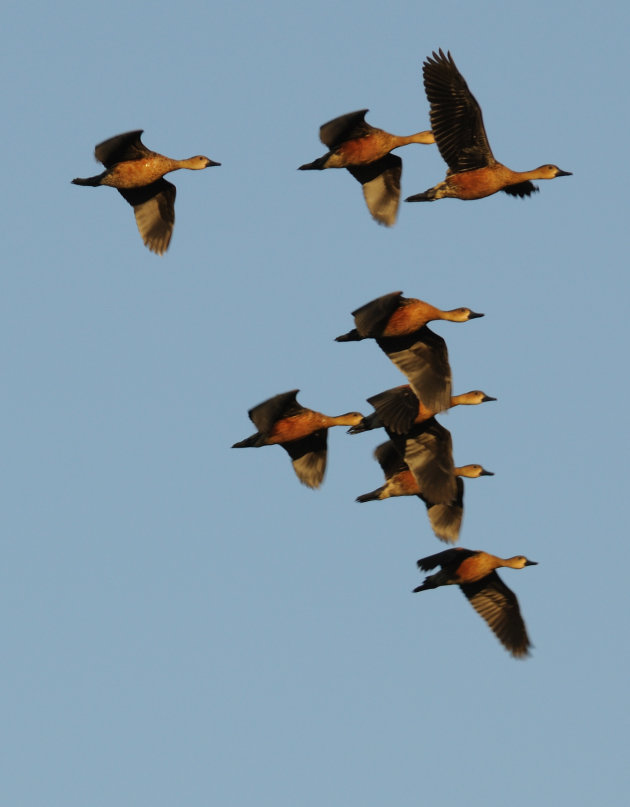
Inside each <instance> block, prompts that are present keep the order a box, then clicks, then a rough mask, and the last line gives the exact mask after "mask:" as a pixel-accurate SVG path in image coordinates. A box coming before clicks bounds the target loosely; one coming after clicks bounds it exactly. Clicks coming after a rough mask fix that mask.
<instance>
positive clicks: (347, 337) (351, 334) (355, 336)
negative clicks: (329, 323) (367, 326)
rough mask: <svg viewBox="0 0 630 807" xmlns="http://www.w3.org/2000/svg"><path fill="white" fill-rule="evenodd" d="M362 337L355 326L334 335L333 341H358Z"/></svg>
mask: <svg viewBox="0 0 630 807" xmlns="http://www.w3.org/2000/svg"><path fill="white" fill-rule="evenodd" d="M362 339H363V337H362V336H361V334H360V333H359V332H358V331H357V329H356V328H353V329H352V330H351V331H348V333H342V334H341V336H337V337H335V342H360V341H361V340H362Z"/></svg>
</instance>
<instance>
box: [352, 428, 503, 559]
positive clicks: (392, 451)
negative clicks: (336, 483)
mask: <svg viewBox="0 0 630 807" xmlns="http://www.w3.org/2000/svg"><path fill="white" fill-rule="evenodd" d="M374 456H375V458H376V460H377V461H378V463H379V465H380V466H381V468H382V469H383V473H384V474H385V484H384V485H383V486H382V487H380V488H377V489H376V490H373V491H371V492H370V493H364V494H363V495H362V496H358V497H357V501H358V502H371V501H381V500H383V499H389V498H392V497H394V496H418V497H419V498H420V499H422V501H423V502H424V504H425V506H426V508H427V515H428V516H429V522H430V524H431V529H432V530H433V532H434V533H435V535H436V536H437V537H438V538H439V539H440V540H441V541H446V542H447V543H454V542H455V541H457V539H458V538H459V532H460V529H461V526H462V519H463V517H464V482H463V480H462V478H461V477H467V478H469V479H477V478H478V477H480V476H494V474H493V473H492V471H486V469H485V468H483V467H482V466H481V465H461V466H459V467H457V468H453V473H454V475H455V477H456V479H455V482H456V495H455V497H454V498H453V499H451V500H448V501H440V502H435V501H432V499H431V498H430V497H428V496H426V495H425V494H424V493H423V491H422V490H421V489H420V486H419V485H418V481H417V479H416V478H415V476H414V475H413V474H412V473H411V471H410V470H409V466H408V465H407V463H406V462H405V460H404V459H403V458H402V457H401V455H400V453H399V451H398V449H397V448H396V446H395V444H394V443H393V442H392V441H391V440H388V441H387V442H386V443H382V444H381V445H380V446H378V447H377V448H376V450H375V451H374Z"/></svg>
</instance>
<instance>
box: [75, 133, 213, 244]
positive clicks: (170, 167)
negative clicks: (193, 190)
mask: <svg viewBox="0 0 630 807" xmlns="http://www.w3.org/2000/svg"><path fill="white" fill-rule="evenodd" d="M142 131H143V130H142V129H138V130H137V131H134V132H125V133H124V134H120V135H116V137H111V138H110V139H109V140H104V141H103V142H102V143H99V144H98V146H97V147H96V148H95V149H94V156H95V157H96V159H97V160H98V161H99V162H101V163H103V165H104V166H105V169H106V170H105V171H103V173H102V174H98V176H95V177H88V178H87V179H80V178H77V179H73V180H72V182H73V184H74V185H90V186H91V187H98V186H99V185H109V186H110V187H112V188H116V189H117V190H118V192H119V193H120V194H121V196H122V197H123V198H124V199H126V200H127V202H129V204H130V205H131V206H132V207H133V212H134V213H135V216H136V224H137V225H138V230H139V231H140V235H141V236H142V240H143V241H144V243H145V245H146V246H147V247H148V248H149V249H150V250H151V251H152V252H156V253H157V254H158V255H163V254H164V253H165V252H166V250H167V249H168V245H169V243H170V240H171V235H172V234H173V227H174V225H175V185H173V184H172V183H171V182H168V181H167V180H166V179H164V174H168V173H170V172H171V171H177V170H178V169H179V168H189V169H191V170H193V171H198V170H200V169H202V168H209V167H210V166H213V165H221V163H216V162H214V161H213V160H210V159H209V158H208V157H202V156H197V157H190V158H189V159H187V160H172V159H171V158H170V157H164V155H162V154H158V153H157V152H155V151H149V149H148V148H147V147H146V146H145V145H144V143H143V142H142V141H141V140H140V135H141V134H142Z"/></svg>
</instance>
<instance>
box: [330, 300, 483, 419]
mask: <svg viewBox="0 0 630 807" xmlns="http://www.w3.org/2000/svg"><path fill="white" fill-rule="evenodd" d="M352 315H353V317H354V323H355V325H356V328H353V329H352V330H351V331H348V333H345V334H342V335H341V336H338V337H337V338H336V340H335V341H337V342H356V341H359V340H361V339H369V338H373V339H376V342H377V344H378V346H379V347H380V348H381V350H382V351H383V352H384V353H386V354H387V356H389V358H390V359H391V361H393V362H394V364H395V365H396V366H397V367H398V369H399V370H400V371H401V372H402V373H404V374H405V375H406V376H407V378H408V379H409V383H410V385H411V387H412V389H413V391H414V393H415V394H416V395H417V396H418V398H419V399H420V400H421V401H422V402H423V404H424V405H425V406H426V407H427V408H429V409H431V410H433V411H435V412H442V411H443V410H444V409H448V407H449V405H450V400H451V368H450V365H449V362H448V351H447V349H446V342H445V341H444V340H443V339H442V337H441V336H438V335H437V334H436V333H434V332H433V331H432V330H431V329H430V328H427V327H426V323H427V322H431V321H432V320H438V319H443V320H448V321H450V322H467V321H468V320H470V319H475V318H477V317H483V314H477V313H475V312H474V311H471V310H470V309H469V308H455V309H453V310H451V311H442V310H441V309H439V308H436V307H435V306H432V305H430V304H429V303H425V302H424V301H422V300H417V299H414V298H412V297H409V298H406V297H403V296H402V292H400V291H395V292H392V293H391V294H385V295H384V296H383V297H378V298H377V299H376V300H372V301H371V302H369V303H366V304H365V305H363V306H361V308H357V310H356V311H353V312H352Z"/></svg>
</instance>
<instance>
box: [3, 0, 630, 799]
mask: <svg viewBox="0 0 630 807" xmlns="http://www.w3.org/2000/svg"><path fill="white" fill-rule="evenodd" d="M629 21H630V12H628V7H627V3H626V2H621V0H619V2H590V1H589V2H584V3H579V4H575V3H567V2H559V3H554V4H550V3H547V2H541V0H532V2H530V3H527V4H523V3H520V2H519V3H515V2H511V0H508V1H507V2H503V3H490V2H485V1H484V0H478V2H475V3H463V2H460V3H455V2H449V1H448V0H447V1H446V2H441V3H419V2H417V1H416V0H413V1H412V0H408V1H407V2H399V3H397V2H392V3H390V4H388V5H386V6H383V5H382V4H381V5H378V6H377V4H376V3H373V2H372V3H370V2H367V3H366V2H358V0H347V2H343V3H339V2H334V3H333V2H329V0H321V2H319V3H317V4H310V5H308V6H307V5H304V4H301V3H295V2H288V0H268V2H265V3H260V2H239V1H238V0H232V2H229V3H227V2H226V3H201V2H199V3H195V2H189V1H188V0H182V2H179V3H177V4H173V3H166V2H163V0H154V1H153V2H151V3H145V2H139V3H127V2H121V0H112V2H110V3H108V4H106V5H103V4H98V5H97V4H93V3H89V2H88V3H86V2H63V0H61V2H60V3H58V4H54V3H49V2H33V3H29V2H26V3H15V2H11V3H10V4H9V6H8V9H5V14H4V23H5V24H4V25H3V27H2V33H1V34H0V38H1V42H0V45H1V47H0V59H2V61H3V62H4V64H3V75H4V76H5V81H4V87H3V101H4V103H3V108H4V120H5V125H4V127H3V131H4V135H3V150H4V159H3V161H2V176H3V187H4V194H5V195H4V199H5V201H4V204H3V213H2V223H3V231H4V234H3V255H4V259H3V269H2V273H1V278H2V281H1V282H2V290H1V293H0V338H1V343H2V351H1V353H0V355H1V376H2V382H3V384H2V386H3V393H2V415H3V416H2V441H1V445H2V452H1V454H2V460H1V462H0V473H1V476H2V478H1V489H2V500H3V508H2V509H3V522H4V526H3V530H2V533H3V535H2V563H1V564H0V569H1V572H0V574H1V576H2V581H1V584H0V598H1V599H0V607H1V612H2V621H1V625H2V633H1V643H2V682H3V684H2V688H1V690H0V693H1V694H0V701H1V715H2V726H3V730H2V748H1V749H0V752H1V753H0V756H1V758H2V767H3V772H2V776H1V778H0V801H1V802H2V803H3V804H6V805H10V806H11V807H36V806H37V807H39V806H40V805H46V807H57V805H59V807H86V806H87V805H89V807H112V805H116V807H126V805H129V806H130V807H131V806H132V805H133V807H137V805H151V807H172V806H173V805H186V807H198V806H199V807H201V805H222V807H252V805H260V807H267V805H269V807H324V805H325V807H354V806H355V805H356V806H357V807H358V806H359V805H360V806H361V807H385V806H387V807H393V806H394V805H414V804H427V805H428V804H430V805H436V806H437V805H439V806H440V807H441V806H442V805H447V806H449V805H458V804H462V803H465V804H466V805H468V807H482V806H483V807H488V805H491V806H492V805H501V807H502V806H503V805H506V804H509V805H510V807H530V806H531V805H532V804H536V805H554V807H555V806H556V805H572V807H591V806H592V805H593V804H606V805H618V804H621V803H622V801H623V798H625V797H626V796H627V791H628V787H629V785H630V782H629V778H630V777H629V776H628V761H627V738H628V730H629V728H630V727H629V726H628V706H629V703H628V701H629V696H628V669H629V666H630V655H629V652H628V648H629V642H628V638H629V636H628V634H629V631H628V593H627V591H628V584H627V577H628V575H627V568H628V564H629V563H630V549H629V548H628V536H627V520H626V519H625V516H624V517H623V518H622V515H623V514H622V513H621V502H622V501H623V499H624V497H625V495H626V494H625V493H624V492H623V491H624V490H625V483H626V481H627V473H626V472H627V467H628V466H627V453H628V417H627V411H626V410H627V399H628V393H629V382H628V377H627V371H626V364H627V360H626V354H627V350H628V329H627V313H626V309H627V307H628V292H629V282H628V205H627V185H628V170H627V160H626V153H627V140H628V131H629V130H630V120H629V113H628V104H627V83H628V41H627V35H628V23H629ZM440 47H441V48H444V49H445V50H447V49H449V50H450V51H451V52H452V54H453V56H454V58H455V61H456V62H457V65H458V67H459V68H460V70H461V71H462V73H463V75H464V76H465V77H466V79H467V81H468V83H469V86H470V87H471V89H472V91H473V92H474V94H475V95H476V97H477V99H478V100H479V102H480V104H481V105H482V108H483V111H484V119H485V123H486V128H487V130H488V135H489V139H490V142H491V145H492V147H493V150H494V153H495V155H496V156H497V158H498V159H500V160H501V161H503V162H505V163H506V164H508V165H509V166H510V167H512V168H515V169H518V170H524V169H528V168H532V167H534V166H537V165H540V164H541V163H547V162H553V163H556V164H558V165H559V166H560V167H561V168H563V169H564V170H567V171H572V172H573V174H574V175H573V176H572V177H567V178H564V179H558V180H555V181H552V182H540V183H539V184H540V193H539V194H536V195H535V196H534V197H532V198H529V199H526V200H520V199H512V198H509V197H507V196H506V195H505V194H498V195H496V196H493V197H491V198H488V199H485V200H481V201H478V202H459V201H452V200H444V201H440V202H437V203H434V204H426V205H423V204H414V205H411V204H403V205H401V210H400V215H399V220H398V223H397V225H396V226H395V227H393V228H391V229H387V228H384V227H379V226H378V225H377V224H376V223H375V222H374V221H373V220H372V219H371V218H370V216H369V214H368V212H367V209H366V207H365V205H364V202H363V198H362V195H361V189H360V186H359V185H358V183H357V182H356V181H355V180H354V179H353V178H352V177H351V176H350V175H349V174H348V173H347V172H346V171H332V170H331V171H325V172H321V173H320V172H308V173H306V172H299V171H297V170H296V169H297V167H298V166H299V165H301V164H302V163H304V162H309V161H311V160H313V159H315V158H316V157H319V156H320V155H321V154H323V153H324V150H325V149H324V147H323V146H322V144H321V143H320V142H319V139H318V129H319V126H320V124H322V123H324V122H325V121H328V120H329V119H331V118H333V117H336V116H337V115H341V114H343V113H345V112H349V111H352V110H356V109H362V108H369V110H370V112H369V115H368V121H369V122H371V123H372V124H374V125H376V126H381V127H383V128H385V129H388V130H389V131H392V132H395V133H398V134H409V133H411V132H415V131H418V130H421V129H425V128H428V126H429V118H428V104H427V101H426V97H425V95H424V91H423V88H422V83H421V64H422V61H423V59H424V58H426V56H428V55H429V54H430V53H431V51H433V50H434V49H437V48H440ZM137 128H143V129H144V130H145V134H144V142H145V143H146V145H147V146H148V147H149V148H153V149H155V150H157V151H160V152H162V153H165V154H168V155H170V156H174V157H188V156H191V155H193V154H198V153H201V154H206V155H207V156H209V157H211V158H212V159H213V160H216V161H219V162H221V163H222V165H221V167H220V168H211V169H209V170H207V171H203V172H198V173H197V172H195V173H193V172H184V171H182V172H179V173H177V174H174V175H173V181H174V182H175V184H176V185H177V190H178V197H177V204H176V213H177V222H176V226H175V233H174V236H173V240H172V243H171V246H170V250H169V251H168V253H167V254H166V255H165V256H164V257H161V258H160V257H157V256H156V255H153V254H152V253H150V252H149V251H148V250H147V249H145V247H144V246H143V245H142V242H141V239H140V237H139V235H138V232H137V230H136V227H135V222H134V219H133V213H132V210H131V208H130V207H129V206H128V205H127V204H126V203H125V202H124V200H122V199H121V198H120V196H119V194H118V193H116V192H115V191H113V190H111V189H109V188H96V189H94V188H79V187H75V186H73V185H71V184H70V180H71V179H72V178H73V177H76V176H89V175H90V174H95V173H97V172H98V171H100V167H99V166H98V165H97V164H96V163H95V162H94V160H93V156H92V154H93V149H94V146H95V144H96V143H99V142H100V141H102V140H104V139H106V138H108V137H111V136H113V135H115V134H118V133H119V132H124V131H127V130H130V129H137ZM399 154H400V155H401V156H402V157H403V161H404V170H403V177H402V185H403V195H404V196H407V195H410V194H412V193H418V192H420V191H423V190H425V189H426V188H428V187H430V186H432V185H434V184H435V183H436V182H438V181H439V180H441V179H442V178H443V177H444V172H445V165H444V163H443V161H442V160H441V158H440V156H439V154H438V152H437V150H436V149H435V148H434V147H431V146H418V145H412V146H408V147H406V148H405V149H404V150H401V151H400V152H399ZM395 290H402V291H404V292H405V294H406V295H408V296H412V297H420V298H422V299H425V300H428V301H430V302H432V303H434V304H435V305H438V306H440V307H442V308H453V307H456V306H468V307H470V308H472V309H474V310H475V311H482V312H484V313H485V314H486V316H485V317H484V318H483V319H478V320H474V321H472V322H470V323H467V324H464V325H454V324H450V323H442V324H439V325H436V326H435V330H436V331H438V332H439V333H440V334H441V335H442V336H444V337H445V338H446V339H447V341H448V346H449V352H450V358H451V366H452V368H453V376H454V387H455V391H456V392H463V391H466V390H468V389H475V388H481V389H483V390H485V391H486V392H487V393H488V394H490V395H493V396H495V397H497V398H498V401H497V403H492V404H486V405H484V406H480V407H466V408H462V409H461V411H458V410H455V411H453V412H451V413H449V414H447V415H445V416H444V417H442V418H441V421H442V423H443V424H444V425H446V426H447V427H448V428H449V429H450V430H451V432H452V434H453V443H454V454H455V461H456V463H457V464H464V463H468V462H479V463H481V464H483V465H484V466H485V467H486V468H488V469H490V470H492V471H494V472H495V474H496V475H495V476H494V477H487V478H486V477H484V478H482V479H479V480H470V481H468V482H467V484H466V513H465V517H464V524H463V528H462V533H461V539H460V544H461V545H462V546H464V547H470V548H474V549H485V550H487V551H490V552H493V553H495V554H499V555H503V556H510V555H514V554H519V553H523V554H526V555H527V556H528V557H530V558H532V559H533V560H536V561H538V562H539V565H538V566H535V567H532V568H527V569H525V570H523V571H512V570H506V571H504V572H503V573H502V576H503V579H504V580H505V581H506V582H507V584H508V585H509V586H510V587H511V588H513V589H514V591H515V592H516V593H517V595H518V597H519V600H520V603H521V608H522V611H523V614H524V617H525V620H526V622H527V626H528V629H529V632H530V635H531V638H532V641H533V643H534V645H535V647H534V650H533V654H532V657H531V658H530V659H528V660H526V661H517V660H514V659H512V658H511V657H510V656H509V655H508V654H507V653H506V652H505V651H504V650H503V648H502V647H501V645H500V644H499V643H498V642H497V640H496V639H495V637H494V636H493V635H492V633H491V632H490V631H489V629H488V628H487V626H486V625H485V624H484V623H483V621H482V620H481V619H480V618H479V617H478V616H477V614H475V613H474V611H473V610H472V608H470V606H469V605H468V603H467V602H466V601H465V599H464V598H463V597H462V595H461V593H460V592H459V591H457V590H456V589H454V588H451V589H441V590H439V591H427V592H423V593H421V594H412V593H411V590H412V589H413V588H414V587H415V586H416V585H418V584H419V582H420V581H421V577H420V575H419V573H418V571H417V569H416V567H415V561H416V559H417V558H419V557H422V556H424V555H428V554H431V553H433V552H438V551H440V550H441V549H443V548H445V545H443V544H441V543H440V542H439V541H437V539H436V538H435V537H434V536H433V534H432V533H431V531H430V529H429V526H428V522H427V518H426V512H425V509H424V506H423V505H422V504H421V503H420V502H419V501H418V500H417V499H415V498H414V499H404V500H403V499H399V500H392V501H385V502H376V503H369V504H361V505H359V504H356V503H355V501H354V499H355V497H356V496H357V495H359V494H361V493H364V492H366V491H368V490H371V489H373V488H375V487H377V486H378V485H380V484H381V481H382V476H381V472H380V469H379V467H378V465H377V464H376V463H375V462H374V460H373V458H372V451H373V449H374V447H375V446H376V445H377V444H378V443H379V442H381V441H382V440H383V439H384V438H383V435H381V434H379V433H377V432H373V433H370V434H364V435H358V436H353V437H351V436H349V435H347V434H346V433H345V429H337V430H333V431H332V432H331V434H330V437H329V468H328V473H327V477H326V480H325V483H324V485H323V486H322V488H321V489H320V490H319V491H312V490H309V489H307V488H305V487H303V486H302V485H300V484H299V482H298V480H297V478H296V477H295V475H294V473H293V470H292V468H291V466H290V462H289V459H288V457H287V455H286V454H285V452H284V451H282V450H281V449H280V448H263V449H260V450H247V451H240V450H239V451H233V450H231V449H230V446H231V445H232V443H234V442H235V441H236V440H240V439H242V438H244V437H246V436H247V435H249V434H251V432H252V431H253V430H254V429H253V426H252V424H251V423H250V421H249V419H248V417H247V410H248V409H249V408H250V407H252V406H254V405H255V404H257V403H259V402H260V401H262V400H264V399H265V398H268V397H270V396H271V395H274V394H276V393H278V392H283V391H286V390H290V389H294V388H299V389H300V390H301V392H300V396H299V397H300V401H301V402H302V403H303V404H305V405H307V406H310V407H313V408H315V409H319V410H320V411H324V412H327V413H329V414H338V413H341V412H347V411H349V410H356V409H359V410H363V411H365V412H366V413H367V412H369V411H371V410H370V407H369V405H368V404H367V403H366V402H365V399H366V398H367V397H369V396H371V395H374V394H375V393H377V392H380V391H382V390H384V389H387V388H388V387H392V386H394V385H396V384H400V383H404V378H403V377H402V376H401V375H400V373H399V372H398V371H397V369H396V368H395V367H394V366H393V364H391V363H390V362H389V361H388V360H387V358H386V357H385V356H384V355H383V354H382V353H381V352H380V351H379V349H378V348H377V346H376V345H375V344H374V343H372V342H369V341H366V342H362V343H359V344H352V343H351V344H338V343H335V342H334V337H335V336H337V335H338V334H340V333H343V332H345V331H347V330H349V328H351V327H352V319H351V316H350V312H351V311H352V310H353V309H354V308H356V307H358V306H360V305H361V304H363V303H365V302H367V301H368V300H371V299H372V298H374V297H377V296H379V295H381V294H385V293H387V292H390V291H395ZM620 368H621V369H620ZM618 371H620V372H621V375H620V376H619V377H617V374H618Z"/></svg>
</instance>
